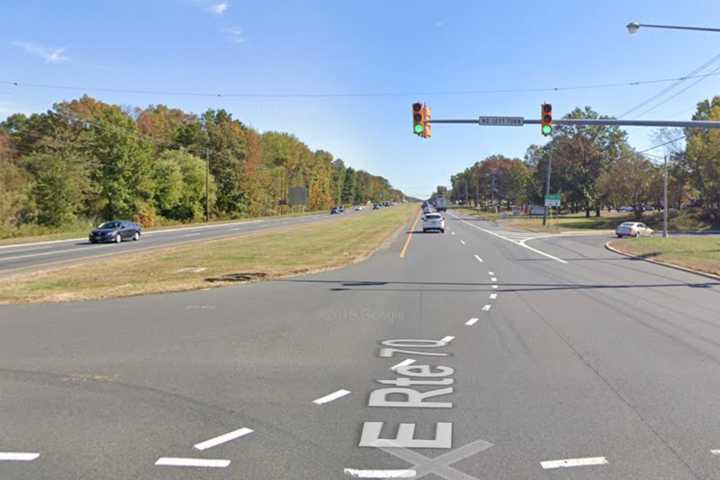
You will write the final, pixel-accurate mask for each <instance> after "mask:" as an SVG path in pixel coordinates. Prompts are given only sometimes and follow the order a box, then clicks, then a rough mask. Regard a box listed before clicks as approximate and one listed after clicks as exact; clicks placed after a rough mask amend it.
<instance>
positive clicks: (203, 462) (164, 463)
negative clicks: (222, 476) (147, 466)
mask: <svg viewBox="0 0 720 480" xmlns="http://www.w3.org/2000/svg"><path fill="white" fill-rule="evenodd" d="M155 465H158V466H161V467H203V468H225V467H227V466H228V465H230V460H219V459H210V458H177V457H160V458H158V459H157V462H155Z"/></svg>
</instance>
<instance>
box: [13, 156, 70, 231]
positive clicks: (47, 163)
mask: <svg viewBox="0 0 720 480" xmlns="http://www.w3.org/2000/svg"><path fill="white" fill-rule="evenodd" d="M25 161H26V162H27V163H33V164H36V165H37V166H38V167H37V175H36V177H35V182H34V183H33V186H32V195H33V197H34V200H35V205H36V208H37V212H36V215H37V223H39V224H40V225H47V226H52V227H59V226H61V225H64V224H67V223H70V222H72V221H73V220H75V218H76V212H77V210H78V208H79V205H80V203H81V199H82V197H81V195H80V182H78V181H77V177H75V176H74V175H72V172H71V171H68V168H67V167H68V165H67V162H65V161H64V159H63V158H61V157H59V156H55V155H51V154H34V155H32V156H30V157H28V158H26V159H25Z"/></svg>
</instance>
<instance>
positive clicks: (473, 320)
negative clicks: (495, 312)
mask: <svg viewBox="0 0 720 480" xmlns="http://www.w3.org/2000/svg"><path fill="white" fill-rule="evenodd" d="M478 320H480V319H479V318H475V317H473V318H471V319H470V320H468V321H467V322H465V325H467V326H468V327H472V326H473V325H475V324H476V323H477V322H478Z"/></svg>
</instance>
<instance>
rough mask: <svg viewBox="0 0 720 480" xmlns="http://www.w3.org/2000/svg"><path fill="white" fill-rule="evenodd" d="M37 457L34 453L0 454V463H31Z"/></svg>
mask: <svg viewBox="0 0 720 480" xmlns="http://www.w3.org/2000/svg"><path fill="white" fill-rule="evenodd" d="M39 456H40V454H39V453H34V452H0V462H32V461H33V460H35V459H36V458H38V457H39Z"/></svg>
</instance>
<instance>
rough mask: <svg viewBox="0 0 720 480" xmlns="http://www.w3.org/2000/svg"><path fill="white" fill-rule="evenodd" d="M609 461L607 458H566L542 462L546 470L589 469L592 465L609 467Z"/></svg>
mask: <svg viewBox="0 0 720 480" xmlns="http://www.w3.org/2000/svg"><path fill="white" fill-rule="evenodd" d="M607 463H608V461H607V458H605V457H587V458H566V459H563V460H546V461H544V462H540V465H541V466H542V468H544V469H545V470H551V469H553V468H569V467H587V466H590V465H607Z"/></svg>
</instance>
